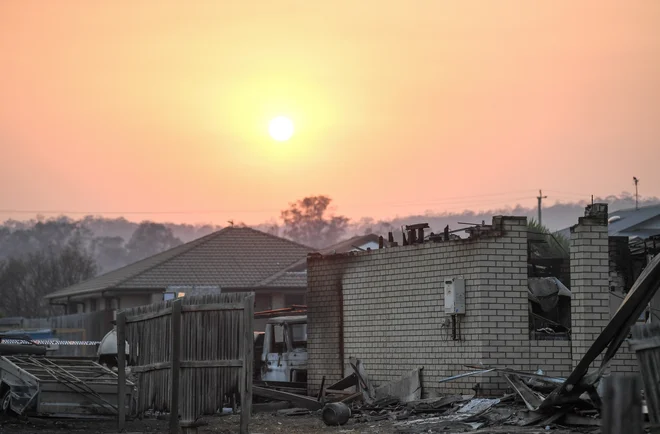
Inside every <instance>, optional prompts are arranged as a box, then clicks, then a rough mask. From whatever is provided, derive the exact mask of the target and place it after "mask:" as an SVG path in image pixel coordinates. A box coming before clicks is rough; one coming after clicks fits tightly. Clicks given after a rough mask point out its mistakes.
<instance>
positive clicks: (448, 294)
mask: <svg viewBox="0 0 660 434" xmlns="http://www.w3.org/2000/svg"><path fill="white" fill-rule="evenodd" d="M445 313H453V314H464V313H465V280H463V279H461V278H455V277H452V278H451V279H445Z"/></svg>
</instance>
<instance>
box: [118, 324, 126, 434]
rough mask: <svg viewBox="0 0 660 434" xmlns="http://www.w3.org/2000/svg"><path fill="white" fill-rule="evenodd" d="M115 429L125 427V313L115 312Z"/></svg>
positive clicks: (123, 428) (119, 429) (121, 430)
mask: <svg viewBox="0 0 660 434" xmlns="http://www.w3.org/2000/svg"><path fill="white" fill-rule="evenodd" d="M117 411H118V416H117V429H118V431H119V432H124V430H125V429H126V313H124V312H119V313H117Z"/></svg>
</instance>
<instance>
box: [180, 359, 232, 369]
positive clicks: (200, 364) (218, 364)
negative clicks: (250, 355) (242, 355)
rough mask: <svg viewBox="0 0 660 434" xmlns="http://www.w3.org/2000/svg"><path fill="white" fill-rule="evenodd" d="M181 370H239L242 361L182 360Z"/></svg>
mask: <svg viewBox="0 0 660 434" xmlns="http://www.w3.org/2000/svg"><path fill="white" fill-rule="evenodd" d="M181 367H182V368H241V367H243V361H242V360H184V361H182V362H181Z"/></svg>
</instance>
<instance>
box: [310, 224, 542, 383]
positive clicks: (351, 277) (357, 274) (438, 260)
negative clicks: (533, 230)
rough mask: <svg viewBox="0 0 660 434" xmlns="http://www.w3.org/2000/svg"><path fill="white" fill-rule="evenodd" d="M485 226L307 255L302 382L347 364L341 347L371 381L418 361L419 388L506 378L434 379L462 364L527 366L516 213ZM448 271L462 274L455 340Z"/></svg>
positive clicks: (521, 243) (523, 270)
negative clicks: (466, 234)
mask: <svg viewBox="0 0 660 434" xmlns="http://www.w3.org/2000/svg"><path fill="white" fill-rule="evenodd" d="M493 226H494V227H495V228H500V229H502V232H501V233H500V234H499V236H497V237H495V238H482V239H476V240H460V241H450V242H443V243H427V244H423V245H414V246H406V247H395V248H388V249H382V250H374V251H371V252H360V253H353V254H347V255H335V256H328V257H324V258H321V257H310V258H309V259H308V308H309V325H308V351H309V357H310V366H309V371H308V380H309V387H310V392H313V393H314V392H316V390H317V389H318V387H319V386H320V383H321V380H322V378H323V376H326V381H334V380H337V379H338V378H340V377H341V376H342V375H343V374H344V373H348V372H350V370H349V369H346V367H345V366H346V364H347V361H348V358H349V357H357V358H360V359H361V360H362V361H363V362H364V363H365V366H366V368H367V370H368V373H369V375H370V378H371V379H372V381H374V382H375V383H376V384H379V383H383V382H386V381H389V380H393V379H395V378H397V377H398V376H399V375H401V374H403V373H405V372H406V370H408V369H413V368H415V367H419V366H424V371H423V375H424V385H425V391H426V393H427V394H428V393H433V392H441V393H452V392H466V391H469V389H470V388H471V387H472V386H473V385H474V384H475V383H480V386H481V387H482V389H483V390H484V391H485V392H486V393H488V394H498V393H501V392H503V391H504V390H505V389H506V388H507V386H506V383H505V382H504V381H503V379H501V378H500V377H499V376H497V375H487V376H484V377H482V378H479V377H469V378H465V379H462V380H458V381H453V382H448V383H443V384H438V383H437V381H438V380H440V379H441V378H444V377H448V376H452V375H456V374H460V373H463V372H466V370H467V369H466V368H465V367H464V365H465V364H478V363H483V364H485V365H497V366H508V367H511V368H514V369H521V370H529V369H530V368H531V366H530V356H529V354H530V345H531V344H530V342H529V339H528V305H527V262H526V261H527V228H526V219H525V218H518V217H504V218H498V217H496V218H494V219H493ZM450 277H462V278H464V279H465V283H466V315H464V316H462V320H461V323H460V328H461V340H460V341H454V340H452V339H451V327H450V326H449V325H448V321H449V316H448V315H446V314H445V313H444V280H445V279H446V278H450ZM342 298H343V303H342ZM342 336H343V339H342ZM342 340H343V346H342V345H341V342H342Z"/></svg>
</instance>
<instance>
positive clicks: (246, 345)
mask: <svg viewBox="0 0 660 434" xmlns="http://www.w3.org/2000/svg"><path fill="white" fill-rule="evenodd" d="M242 356H243V378H242V379H241V386H242V387H241V392H242V393H241V434H248V428H249V425H250V416H251V415H252V375H253V371H254V369H253V368H254V294H250V295H249V296H247V297H245V300H244V301H243V354H242Z"/></svg>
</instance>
